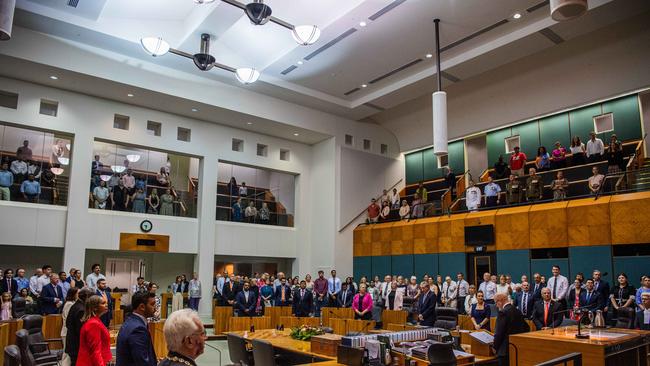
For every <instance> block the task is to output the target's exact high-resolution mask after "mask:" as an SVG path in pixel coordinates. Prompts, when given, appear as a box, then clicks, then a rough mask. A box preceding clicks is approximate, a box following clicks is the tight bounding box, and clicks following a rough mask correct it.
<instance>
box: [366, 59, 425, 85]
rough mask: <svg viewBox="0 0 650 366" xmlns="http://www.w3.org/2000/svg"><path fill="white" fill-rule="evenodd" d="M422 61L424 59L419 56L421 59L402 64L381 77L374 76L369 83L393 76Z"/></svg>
mask: <svg viewBox="0 0 650 366" xmlns="http://www.w3.org/2000/svg"><path fill="white" fill-rule="evenodd" d="M420 62H422V59H421V58H419V59H417V60H413V61H411V62H409V63H408V64H406V65H402V66H400V67H398V68H396V69H395V70H391V71H389V72H387V73H385V74H384V75H382V76H380V77H377V78H374V79H372V80H370V81H369V82H368V83H369V84H374V83H376V82H378V81H381V80H384V79H386V78H387V77H389V76H392V75H394V74H397V73H398V72H400V71H402V70H406V69H408V68H409V67H411V66H413V65H417V64H418V63H420Z"/></svg>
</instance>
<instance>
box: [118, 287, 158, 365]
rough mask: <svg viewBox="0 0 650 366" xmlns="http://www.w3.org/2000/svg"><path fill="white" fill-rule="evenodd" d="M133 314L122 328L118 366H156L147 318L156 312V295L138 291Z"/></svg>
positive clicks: (134, 298)
mask: <svg viewBox="0 0 650 366" xmlns="http://www.w3.org/2000/svg"><path fill="white" fill-rule="evenodd" d="M131 306H132V308H133V313H131V315H129V316H128V317H127V318H126V319H125V320H124V324H122V327H121V328H120V333H119V334H118V336H117V345H116V358H117V360H116V361H117V362H116V366H156V363H157V361H158V360H157V359H156V351H154V349H153V343H152V342H151V336H150V335H149V329H148V328H147V318H151V317H152V316H153V314H154V312H155V311H156V295H155V294H153V293H151V292H144V291H138V292H136V293H135V294H133V297H132V298H131Z"/></svg>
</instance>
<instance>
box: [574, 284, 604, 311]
mask: <svg viewBox="0 0 650 366" xmlns="http://www.w3.org/2000/svg"><path fill="white" fill-rule="evenodd" d="M604 304H605V299H604V298H603V296H602V295H601V293H600V292H598V291H596V286H595V284H594V280H593V279H591V278H590V279H588V280H587V281H586V284H585V290H584V291H582V292H581V293H580V306H581V307H584V308H587V309H589V310H591V311H596V310H603V305H604Z"/></svg>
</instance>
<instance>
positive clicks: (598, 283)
mask: <svg viewBox="0 0 650 366" xmlns="http://www.w3.org/2000/svg"><path fill="white" fill-rule="evenodd" d="M598 285H600V281H598V282H596V288H595V290H596V291H598Z"/></svg>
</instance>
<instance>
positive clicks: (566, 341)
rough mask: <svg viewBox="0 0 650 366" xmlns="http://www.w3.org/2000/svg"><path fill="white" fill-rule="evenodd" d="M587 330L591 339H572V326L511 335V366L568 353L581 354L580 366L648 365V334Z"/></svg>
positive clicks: (523, 364) (630, 331) (574, 328)
mask: <svg viewBox="0 0 650 366" xmlns="http://www.w3.org/2000/svg"><path fill="white" fill-rule="evenodd" d="M565 329H566V331H565ZM590 331H591V338H590V339H577V338H575V334H576V333H577V327H575V326H572V327H566V328H565V327H560V328H556V329H555V331H554V332H553V330H551V329H546V330H540V331H537V332H529V333H522V334H516V335H512V336H510V365H511V366H515V365H518V366H527V365H535V364H538V363H540V362H544V361H548V360H551V359H553V358H556V357H560V356H563V355H566V354H567V353H571V352H580V353H582V364H583V365H589V366H605V365H608V366H609V365H620V366H623V365H625V366H634V365H643V366H646V365H648V353H649V352H650V331H643V330H635V329H618V328H611V329H603V330H601V331H600V332H599V331H598V330H596V329H591V330H590ZM606 334H611V335H613V336H615V337H616V338H612V337H606V336H605V335H606Z"/></svg>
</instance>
